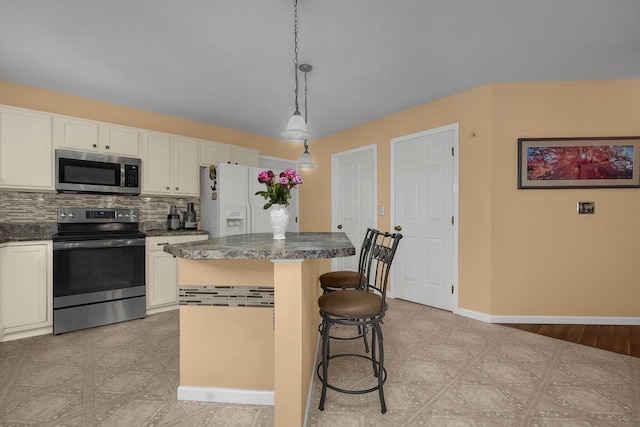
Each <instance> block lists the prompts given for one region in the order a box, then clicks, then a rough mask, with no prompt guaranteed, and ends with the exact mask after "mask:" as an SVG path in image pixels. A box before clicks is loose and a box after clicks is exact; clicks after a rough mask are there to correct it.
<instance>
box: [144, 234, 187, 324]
mask: <svg viewBox="0 0 640 427" xmlns="http://www.w3.org/2000/svg"><path fill="white" fill-rule="evenodd" d="M179 242H180V238H179V237H178V236H158V237H147V240H146V245H147V246H146V250H147V313H148V314H151V313H152V312H157V311H162V310H154V309H156V308H158V307H162V306H167V305H177V304H178V260H177V258H175V257H174V256H173V255H171V254H168V253H166V252H164V250H163V248H164V246H165V245H171V244H174V243H179Z"/></svg>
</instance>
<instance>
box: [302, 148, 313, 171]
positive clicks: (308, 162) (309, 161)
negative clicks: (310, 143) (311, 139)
mask: <svg viewBox="0 0 640 427" xmlns="http://www.w3.org/2000/svg"><path fill="white" fill-rule="evenodd" d="M298 167H299V168H300V169H313V168H315V167H316V164H315V163H313V158H312V157H311V153H309V151H307V149H306V148H305V150H304V153H302V156H300V161H298Z"/></svg>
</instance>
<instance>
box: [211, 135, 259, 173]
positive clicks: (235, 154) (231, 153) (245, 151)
mask: <svg viewBox="0 0 640 427" xmlns="http://www.w3.org/2000/svg"><path fill="white" fill-rule="evenodd" d="M201 144H202V145H201V148H200V166H204V167H209V165H214V164H216V163H235V164H237V165H246V166H258V165H259V163H260V152H259V151H258V150H255V149H253V148H247V147H240V146H237V145H229V144H223V143H221V142H215V141H202V142H201Z"/></svg>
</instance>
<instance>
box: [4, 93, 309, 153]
mask: <svg viewBox="0 0 640 427" xmlns="http://www.w3.org/2000/svg"><path fill="white" fill-rule="evenodd" d="M0 104H6V105H13V106H15V107H22V108H29V109H32V110H40V111H46V112H50V113H56V114H63V115H67V116H73V117H82V118H85V119H90V120H98V121H102V122H107V123H116V124H120V125H125V126H133V127H137V128H141V129H149V130H155V131H158V132H167V133H172V134H176V135H184V136H190V137H193V138H202V139H206V140H210V141H218V142H223V143H225V144H233V145H241V146H244V147H250V148H256V149H258V150H260V154H264V155H268V156H274V157H281V158H285V159H296V160H297V159H298V157H299V156H300V154H301V153H302V150H300V153H297V151H298V150H296V148H299V146H298V145H297V144H294V143H290V142H286V141H282V140H278V139H273V138H267V137H264V136H260V135H254V134H250V133H247V132H240V131H237V130H233V129H227V128H223V127H220V126H213V125H208V124H205V123H199V122H194V121H191V120H184V119H179V118H176V117H171V116H166V115H163V114H157V113H152V112H149V111H143V110H137V109H135V108H128V107H123V106H120V105H114V104H109V103H106V102H100V101H94V100H91V99H87V98H81V97H78V96H73V95H67V94H63V93H59V92H53V91H48V90H44V89H39V88H34V87H31V86H24V85H19V84H16V83H11V82H7V81H2V80H0ZM283 120H284V122H283V123H286V120H287V118H286V117H285V118H284V119H283ZM283 126H284V124H283Z"/></svg>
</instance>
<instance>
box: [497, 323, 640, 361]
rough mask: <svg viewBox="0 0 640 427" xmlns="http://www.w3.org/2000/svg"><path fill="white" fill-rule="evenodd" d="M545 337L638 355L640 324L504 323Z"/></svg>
mask: <svg viewBox="0 0 640 427" xmlns="http://www.w3.org/2000/svg"><path fill="white" fill-rule="evenodd" d="M504 326H509V327H512V328H516V329H521V330H523V331H529V332H533V333H536V334H540V335H545V336H547V337H552V338H558V339H561V340H564V341H570V342H575V343H578V344H584V345H588V346H591V347H596V348H600V349H602V350H608V351H613V352H615V353H620V354H626V355H628V356H633V357H640V326H626V325H540V324H504Z"/></svg>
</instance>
